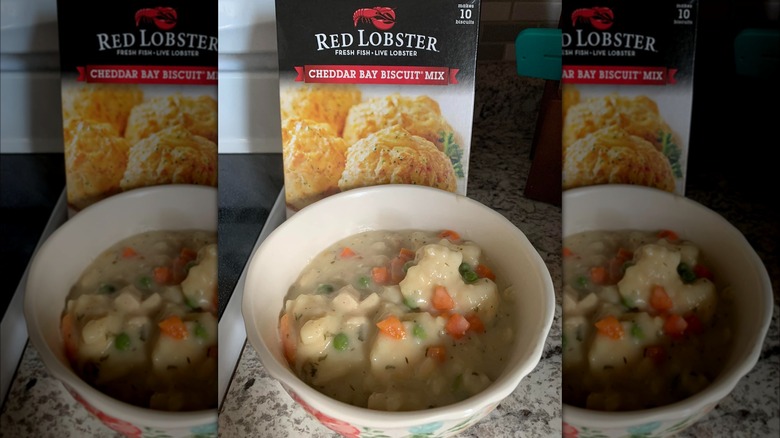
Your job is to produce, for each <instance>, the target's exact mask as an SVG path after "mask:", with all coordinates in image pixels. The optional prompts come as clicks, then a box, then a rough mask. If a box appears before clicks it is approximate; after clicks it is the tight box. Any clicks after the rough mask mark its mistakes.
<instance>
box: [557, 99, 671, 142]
mask: <svg viewBox="0 0 780 438" xmlns="http://www.w3.org/2000/svg"><path fill="white" fill-rule="evenodd" d="M607 126H619V127H621V128H623V129H625V130H626V131H627V132H628V133H630V134H633V135H636V136H639V137H642V138H644V139H645V140H647V141H649V142H650V143H652V144H653V145H654V146H655V148H656V149H658V150H662V142H661V138H662V135H663V134H665V133H669V132H671V128H669V125H667V124H666V122H665V121H664V120H663V118H662V117H661V115H660V114H659V112H658V105H657V104H656V103H655V101H653V100H652V99H650V98H648V97H647V96H637V97H626V96H619V95H617V94H610V95H607V96H603V97H593V98H589V99H585V100H582V101H580V102H578V103H576V104H574V105H572V106H570V107H568V109H567V110H566V117H565V118H564V120H563V147H564V148H567V147H569V145H571V144H572V143H574V142H575V141H577V140H579V139H581V138H583V137H585V136H586V135H587V134H589V133H591V132H594V131H597V130H599V129H601V128H604V127H607Z"/></svg>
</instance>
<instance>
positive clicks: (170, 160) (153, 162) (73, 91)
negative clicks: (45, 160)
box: [58, 0, 217, 215]
mask: <svg viewBox="0 0 780 438" xmlns="http://www.w3.org/2000/svg"><path fill="white" fill-rule="evenodd" d="M94 11H101V13H100V19H99V20H95V19H93V17H94ZM216 11H217V3H216V2H207V3H203V2H198V3H192V2H186V1H182V0H170V1H165V2H162V3H161V2H150V1H123V2H118V3H110V4H107V3H105V2H98V1H92V0H87V1H82V2H76V3H74V2H66V1H62V0H61V1H59V3H58V16H59V21H58V25H59V41H60V61H61V69H62V71H61V78H62V79H61V81H62V82H61V83H62V88H61V90H62V117H63V139H64V152H65V166H66V169H65V170H66V173H65V174H66V179H67V181H66V182H67V184H66V186H67V189H66V190H67V199H68V205H69V208H70V211H69V213H70V214H71V215H72V214H75V213H76V212H78V211H80V210H81V209H83V208H85V207H87V206H89V205H91V204H93V203H95V202H97V201H100V200H102V199H105V198H106V197H108V196H111V195H114V194H117V193H120V192H124V191H127V190H132V189H135V188H139V187H145V186H151V185H159V184H204V185H210V186H216V184H217V19H216Z"/></svg>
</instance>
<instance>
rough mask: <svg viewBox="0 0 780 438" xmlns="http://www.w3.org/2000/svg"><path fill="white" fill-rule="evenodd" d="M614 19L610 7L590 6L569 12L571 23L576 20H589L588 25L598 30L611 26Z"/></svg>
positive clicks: (574, 22)
mask: <svg viewBox="0 0 780 438" xmlns="http://www.w3.org/2000/svg"><path fill="white" fill-rule="evenodd" d="M614 21H615V14H614V13H613V12H612V9H610V8H603V7H599V6H596V7H592V8H581V9H576V10H575V11H574V12H572V13H571V25H572V26H574V25H575V24H577V22H590V25H591V26H593V27H594V28H595V29H598V30H607V29H609V28H610V27H612V23H613V22H614Z"/></svg>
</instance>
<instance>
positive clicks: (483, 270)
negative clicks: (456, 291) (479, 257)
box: [474, 263, 496, 281]
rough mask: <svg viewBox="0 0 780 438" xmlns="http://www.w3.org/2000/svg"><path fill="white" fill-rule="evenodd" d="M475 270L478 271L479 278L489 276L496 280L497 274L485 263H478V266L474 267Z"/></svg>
mask: <svg viewBox="0 0 780 438" xmlns="http://www.w3.org/2000/svg"><path fill="white" fill-rule="evenodd" d="M474 272H476V273H477V275H478V276H479V278H489V279H491V280H493V281H496V274H494V273H493V270H492V269H490V268H489V267H488V266H487V265H483V264H482V263H479V264H477V267H476V268H474Z"/></svg>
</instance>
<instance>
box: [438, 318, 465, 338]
mask: <svg viewBox="0 0 780 438" xmlns="http://www.w3.org/2000/svg"><path fill="white" fill-rule="evenodd" d="M444 328H445V329H446V330H447V333H449V335H450V336H452V337H453V338H455V339H460V338H462V337H463V336H465V335H466V332H467V331H468V329H469V322H468V320H466V318H465V317H464V316H463V315H461V314H459V313H453V314H452V315H450V317H449V319H448V320H447V324H446V325H445V326H444Z"/></svg>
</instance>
